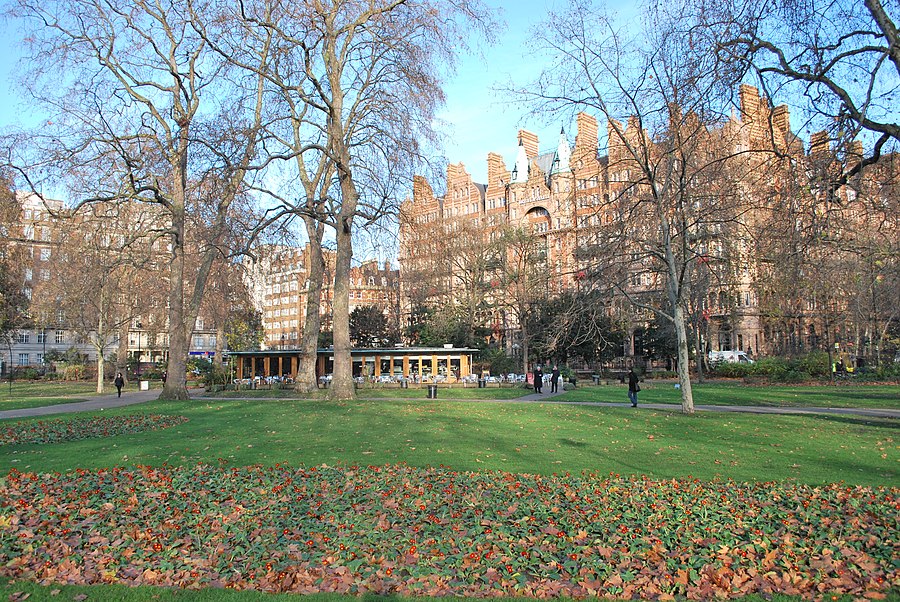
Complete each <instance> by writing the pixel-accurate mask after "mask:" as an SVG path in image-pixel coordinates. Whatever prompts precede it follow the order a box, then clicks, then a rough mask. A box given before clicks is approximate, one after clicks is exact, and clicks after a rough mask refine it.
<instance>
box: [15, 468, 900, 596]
mask: <svg viewBox="0 0 900 602" xmlns="http://www.w3.org/2000/svg"><path fill="white" fill-rule="evenodd" d="M898 511H900V501H898V489H896V488H889V489H888V488H867V487H851V486H845V485H839V484H835V485H828V486H821V487H813V486H806V485H797V484H783V483H780V484H779V483H752V484H751V483H736V482H730V481H721V482H717V481H714V482H701V481H698V480H692V479H687V480H671V481H658V480H650V479H646V478H639V477H632V478H625V477H619V476H618V475H609V476H606V477H600V476H597V475H583V476H571V475H564V476H553V477H543V476H535V475H521V474H509V473H501V472H492V473H458V472H454V471H451V470H449V469H446V468H443V467H441V468H430V469H421V468H412V467H408V466H403V465H400V466H383V467H366V468H358V467H350V468H332V467H327V466H320V467H313V468H293V467H290V466H285V465H276V466H274V467H260V466H255V467H244V468H228V467H226V466H224V465H222V466H209V465H198V466H194V467H168V466H163V467H159V468H151V467H138V468H113V469H110V470H96V471H93V470H92V471H85V470H79V471H75V472H73V473H70V474H65V475H59V474H30V473H20V472H16V471H13V472H11V473H9V474H8V475H7V476H6V477H5V478H3V479H2V481H0V574H2V575H4V576H7V577H15V578H26V579H32V580H37V581H40V582H43V583H48V584H49V583H79V584H85V583H127V584H155V585H167V586H177V587H184V588H193V587H209V586H212V587H230V588H236V589H258V590H264V591H270V592H280V591H293V592H307V593H309V592H341V593H353V594H359V593H364V592H374V593H379V594H385V593H397V594H414V595H467V596H496V595H501V594H502V595H517V596H535V597H548V596H563V595H565V596H574V597H584V596H596V595H600V596H615V597H617V598H646V599H672V598H673V597H675V596H687V597H688V598H692V599H701V598H710V597H713V596H729V597H735V596H739V595H743V594H746V593H751V592H759V593H763V594H771V593H776V592H778V593H786V594H802V595H818V594H823V593H842V594H852V595H857V596H867V597H870V598H880V597H884V595H885V593H886V592H888V591H890V590H891V589H895V588H897V587H898V586H900V577H898V559H897V548H896V545H897V540H896V537H897V533H898V532H900V531H898V516H900V512H898Z"/></svg>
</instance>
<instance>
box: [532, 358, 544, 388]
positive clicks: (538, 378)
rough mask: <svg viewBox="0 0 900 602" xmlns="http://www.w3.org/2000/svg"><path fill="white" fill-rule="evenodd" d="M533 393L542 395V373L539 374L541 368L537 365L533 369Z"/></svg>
mask: <svg viewBox="0 0 900 602" xmlns="http://www.w3.org/2000/svg"><path fill="white" fill-rule="evenodd" d="M533 376H534V392H535V393H543V392H544V391H543V388H544V373H543V372H541V366H540V364H538V365H537V366H535V367H534V374H533Z"/></svg>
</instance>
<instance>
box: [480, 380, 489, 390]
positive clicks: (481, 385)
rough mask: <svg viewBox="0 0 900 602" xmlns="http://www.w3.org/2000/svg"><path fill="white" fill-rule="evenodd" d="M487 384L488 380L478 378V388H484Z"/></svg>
mask: <svg viewBox="0 0 900 602" xmlns="http://www.w3.org/2000/svg"><path fill="white" fill-rule="evenodd" d="M486 386H487V381H486V380H485V379H483V378H479V379H478V388H479V389H484V388H485V387H486Z"/></svg>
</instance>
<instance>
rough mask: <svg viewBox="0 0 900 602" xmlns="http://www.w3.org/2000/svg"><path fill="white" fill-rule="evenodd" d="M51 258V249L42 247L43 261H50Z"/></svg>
mask: <svg viewBox="0 0 900 602" xmlns="http://www.w3.org/2000/svg"><path fill="white" fill-rule="evenodd" d="M49 260H50V249H49V248H48V247H44V248H43V249H41V261H49Z"/></svg>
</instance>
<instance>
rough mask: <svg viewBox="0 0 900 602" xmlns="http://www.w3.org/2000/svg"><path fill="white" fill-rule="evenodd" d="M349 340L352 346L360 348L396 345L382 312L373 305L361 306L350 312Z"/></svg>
mask: <svg viewBox="0 0 900 602" xmlns="http://www.w3.org/2000/svg"><path fill="white" fill-rule="evenodd" d="M350 338H351V340H353V342H354V346H356V347H362V348H372V347H392V346H393V345H394V344H395V343H396V340H395V337H394V336H393V335H392V334H391V333H390V332H389V329H388V321H387V318H386V317H385V316H384V312H383V311H382V310H381V309H380V308H378V307H377V306H375V305H363V306H360V307H356V308H354V310H353V311H352V312H350Z"/></svg>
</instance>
